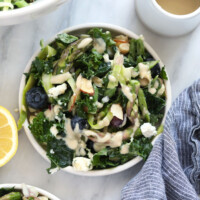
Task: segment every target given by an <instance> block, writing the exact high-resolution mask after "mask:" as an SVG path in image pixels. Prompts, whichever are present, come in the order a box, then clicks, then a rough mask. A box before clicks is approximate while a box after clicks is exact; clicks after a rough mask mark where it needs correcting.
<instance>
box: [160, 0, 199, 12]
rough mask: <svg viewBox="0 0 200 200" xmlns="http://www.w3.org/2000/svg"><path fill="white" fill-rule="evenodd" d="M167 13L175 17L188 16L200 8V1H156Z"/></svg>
mask: <svg viewBox="0 0 200 200" xmlns="http://www.w3.org/2000/svg"><path fill="white" fill-rule="evenodd" d="M156 2H157V3H158V4H159V5H160V6H161V7H162V8H163V9H164V10H166V11H167V12H170V13H172V14H175V15H187V14H190V13H192V12H194V11H195V10H197V9H198V8H199V7H200V0H156Z"/></svg>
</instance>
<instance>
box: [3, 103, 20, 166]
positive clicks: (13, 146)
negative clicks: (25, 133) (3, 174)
mask: <svg viewBox="0 0 200 200" xmlns="http://www.w3.org/2000/svg"><path fill="white" fill-rule="evenodd" d="M17 147H18V132H17V126H16V123H15V120H14V118H13V116H12V115H11V113H10V112H9V111H8V110H7V109H5V108H4V107H2V106H0V167H2V166H3V165H5V164H6V163H7V162H8V161H9V160H10V159H11V158H12V157H13V156H14V155H15V153H16V151H17Z"/></svg>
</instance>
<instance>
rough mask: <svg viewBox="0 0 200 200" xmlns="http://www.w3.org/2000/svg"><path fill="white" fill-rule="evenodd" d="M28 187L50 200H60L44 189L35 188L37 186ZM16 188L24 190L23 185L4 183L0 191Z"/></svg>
mask: <svg viewBox="0 0 200 200" xmlns="http://www.w3.org/2000/svg"><path fill="white" fill-rule="evenodd" d="M26 186H27V187H29V188H32V187H33V188H34V189H36V190H37V192H39V193H40V194H41V195H44V196H46V197H48V198H50V199H51V200H60V199H59V198H58V197H56V196H55V195H53V194H51V193H49V192H47V191H46V190H44V189H41V188H38V187H35V186H32V185H27V184H26ZM12 187H14V188H15V189H19V190H22V184H19V183H4V184H0V189H1V188H12Z"/></svg>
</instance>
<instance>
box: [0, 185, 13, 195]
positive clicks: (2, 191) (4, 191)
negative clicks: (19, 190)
mask: <svg viewBox="0 0 200 200" xmlns="http://www.w3.org/2000/svg"><path fill="white" fill-rule="evenodd" d="M14 191H15V188H14V187H12V188H0V197H2V196H4V195H6V194H8V193H10V192H14Z"/></svg>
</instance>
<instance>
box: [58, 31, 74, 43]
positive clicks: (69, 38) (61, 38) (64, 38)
mask: <svg viewBox="0 0 200 200" xmlns="http://www.w3.org/2000/svg"><path fill="white" fill-rule="evenodd" d="M76 40H78V37H76V36H73V35H68V34H67V33H62V34H59V35H58V36H57V41H61V42H63V43H64V44H70V43H72V42H75V41H76Z"/></svg>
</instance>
